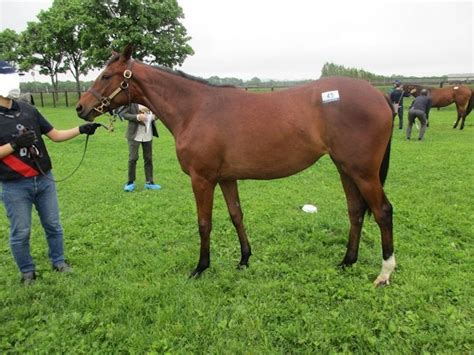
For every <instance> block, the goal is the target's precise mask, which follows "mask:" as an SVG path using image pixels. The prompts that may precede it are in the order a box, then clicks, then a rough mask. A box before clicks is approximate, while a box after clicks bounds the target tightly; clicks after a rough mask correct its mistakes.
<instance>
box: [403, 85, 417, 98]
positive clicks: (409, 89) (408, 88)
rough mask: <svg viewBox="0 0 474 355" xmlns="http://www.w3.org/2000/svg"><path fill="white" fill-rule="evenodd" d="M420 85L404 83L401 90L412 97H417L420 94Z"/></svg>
mask: <svg viewBox="0 0 474 355" xmlns="http://www.w3.org/2000/svg"><path fill="white" fill-rule="evenodd" d="M421 89H422V87H421V86H420V85H414V84H406V85H403V92H404V93H405V94H409V95H413V96H414V97H417V96H418V95H420V91H421Z"/></svg>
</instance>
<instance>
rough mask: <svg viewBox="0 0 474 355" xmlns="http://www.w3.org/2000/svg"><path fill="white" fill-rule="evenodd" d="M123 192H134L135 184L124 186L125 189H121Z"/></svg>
mask: <svg viewBox="0 0 474 355" xmlns="http://www.w3.org/2000/svg"><path fill="white" fill-rule="evenodd" d="M123 191H125V192H133V191H135V184H134V183H133V182H132V183H131V184H126V185H125V187H124V188H123Z"/></svg>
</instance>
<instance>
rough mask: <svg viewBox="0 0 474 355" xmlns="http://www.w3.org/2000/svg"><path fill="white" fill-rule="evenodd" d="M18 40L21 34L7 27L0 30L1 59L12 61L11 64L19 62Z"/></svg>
mask: <svg viewBox="0 0 474 355" xmlns="http://www.w3.org/2000/svg"><path fill="white" fill-rule="evenodd" d="M18 42H19V35H18V34H17V33H16V32H15V31H13V30H11V29H9V28H7V29H6V30H4V31H2V32H0V59H2V60H6V61H8V62H10V64H11V65H15V66H16V65H17V64H18V62H19V61H18Z"/></svg>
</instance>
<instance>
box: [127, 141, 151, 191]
mask: <svg viewBox="0 0 474 355" xmlns="http://www.w3.org/2000/svg"><path fill="white" fill-rule="evenodd" d="M152 142H153V141H149V142H137V141H134V140H130V139H129V140H128V181H129V182H133V181H135V178H136V174H135V173H136V170H137V160H138V149H139V147H140V145H141V146H142V150H143V161H144V167H145V180H146V181H147V182H151V181H153V149H152V148H153V145H152Z"/></svg>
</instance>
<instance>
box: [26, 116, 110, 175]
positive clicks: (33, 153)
mask: <svg viewBox="0 0 474 355" xmlns="http://www.w3.org/2000/svg"><path fill="white" fill-rule="evenodd" d="M100 125H101V126H102V127H104V128H105V129H107V130H109V127H107V126H106V125H104V124H102V123H101V124H100ZM89 136H90V134H88V135H87V137H86V144H85V145H84V151H83V152H82V157H81V160H80V161H79V164H77V166H76V167H75V168H74V170H73V171H72V172H71V173H70V174H69V175H67V176H66V177H64V178H62V179H58V180H56V179H52V178H50V177H49V176H48V175H47V174H46V173H45V172H44V170H43V169H42V168H41V165H40V164H39V161H38V153H39V152H38V150H37V149H31V148H34V147H30V150H29V152H30V155H31V157H32V158H33V161H34V162H35V165H36V167H37V168H38V170H39V172H40V173H41V175H43V176H44V177H45V178H46V179H48V180H50V181H54V182H63V181H66V180H67V179H69V178H71V177H72V176H73V175H74V174H75V173H76V171H77V170H78V169H79V167H80V166H81V165H82V162H83V161H84V158H85V156H86V151H87V145H88V144H89Z"/></svg>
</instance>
